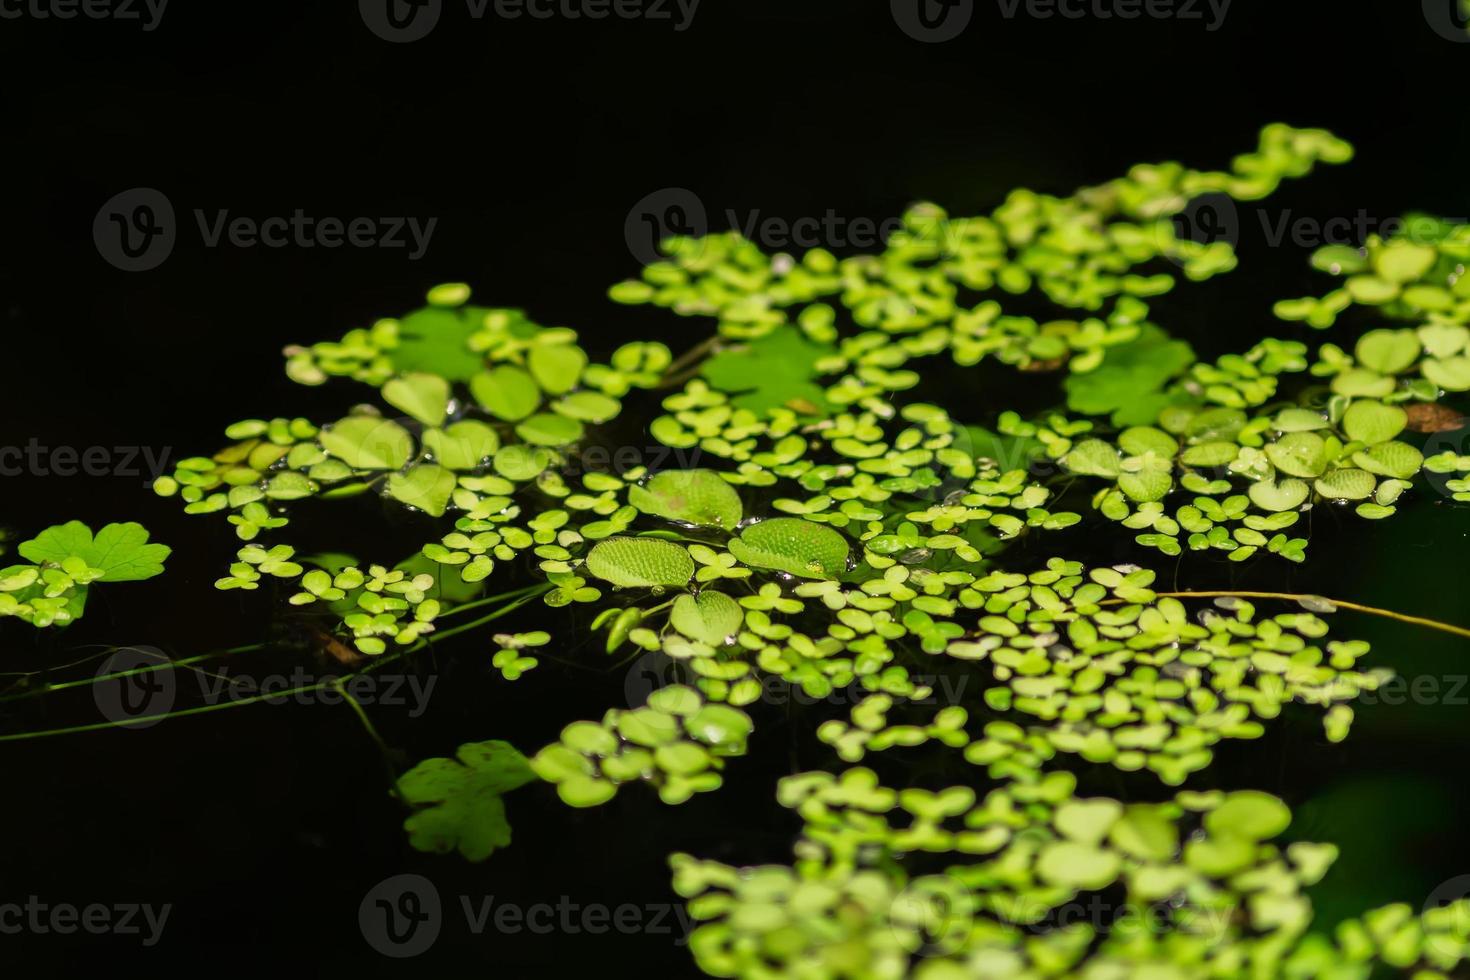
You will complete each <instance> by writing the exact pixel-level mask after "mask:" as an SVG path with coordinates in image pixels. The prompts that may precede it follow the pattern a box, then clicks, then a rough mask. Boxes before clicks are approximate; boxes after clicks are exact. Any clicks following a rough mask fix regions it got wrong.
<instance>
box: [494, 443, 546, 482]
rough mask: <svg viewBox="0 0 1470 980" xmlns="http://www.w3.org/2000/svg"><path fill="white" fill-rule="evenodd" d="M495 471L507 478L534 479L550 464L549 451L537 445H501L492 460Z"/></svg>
mask: <svg viewBox="0 0 1470 980" xmlns="http://www.w3.org/2000/svg"><path fill="white" fill-rule="evenodd" d="M493 465H494V467H495V472H497V473H499V474H500V475H501V476H503V477H505V478H506V479H507V480H514V481H515V482H516V483H524V482H525V481H527V480H534V479H535V478H536V477H538V476H540V475H541V472H542V471H543V470H545V469H546V467H547V466H549V465H551V453H550V452H549V451H548V450H546V449H542V448H540V447H539V446H501V447H500V449H499V450H498V451H497V452H496V453H495V459H494V461H493Z"/></svg>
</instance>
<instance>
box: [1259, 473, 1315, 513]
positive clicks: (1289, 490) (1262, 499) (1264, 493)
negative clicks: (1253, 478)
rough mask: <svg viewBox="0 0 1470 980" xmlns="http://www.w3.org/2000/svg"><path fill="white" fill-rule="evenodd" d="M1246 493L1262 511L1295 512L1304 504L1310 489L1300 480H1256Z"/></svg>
mask: <svg viewBox="0 0 1470 980" xmlns="http://www.w3.org/2000/svg"><path fill="white" fill-rule="evenodd" d="M1246 493H1247V494H1249V495H1250V498H1251V500H1252V501H1253V502H1254V503H1255V505H1256V506H1257V507H1259V508H1261V509H1262V510H1269V511H1273V512H1279V511H1286V510H1296V509H1297V508H1298V507H1300V506H1301V505H1302V504H1303V503H1305V502H1306V499H1307V495H1308V494H1309V493H1311V488H1310V487H1308V486H1307V485H1306V483H1304V482H1302V481H1301V480H1276V481H1272V480H1258V481H1257V482H1255V483H1252V484H1251V485H1250V488H1249V489H1248V490H1247V491H1246Z"/></svg>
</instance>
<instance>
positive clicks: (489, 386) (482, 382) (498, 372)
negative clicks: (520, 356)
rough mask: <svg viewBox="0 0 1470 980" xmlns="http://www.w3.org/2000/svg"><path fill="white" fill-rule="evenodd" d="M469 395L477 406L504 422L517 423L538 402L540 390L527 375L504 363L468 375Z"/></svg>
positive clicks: (533, 408)
mask: <svg viewBox="0 0 1470 980" xmlns="http://www.w3.org/2000/svg"><path fill="white" fill-rule="evenodd" d="M470 394H472V395H474V396H475V401H477V402H479V403H480V407H481V408H483V409H484V410H485V411H487V412H489V413H490V414H491V415H494V416H495V417H496V418H500V419H505V420H506V421H507V422H519V421H520V420H521V419H523V418H525V417H526V416H527V415H530V414H531V413H532V412H534V411H536V408H537V406H539V405H540V404H541V389H540V388H538V387H537V386H536V382H535V381H534V380H532V378H531V376H530V375H529V374H527V373H526V372H525V371H523V370H521V369H520V368H518V367H511V366H510V365H506V364H503V365H501V366H500V367H497V368H492V369H490V370H489V371H481V372H480V373H479V374H477V375H475V376H474V377H473V378H471V379H470Z"/></svg>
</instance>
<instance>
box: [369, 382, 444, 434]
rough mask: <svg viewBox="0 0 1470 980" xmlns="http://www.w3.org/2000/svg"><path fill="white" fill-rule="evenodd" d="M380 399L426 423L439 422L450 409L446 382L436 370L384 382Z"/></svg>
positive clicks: (439, 423) (437, 423) (436, 424)
mask: <svg viewBox="0 0 1470 980" xmlns="http://www.w3.org/2000/svg"><path fill="white" fill-rule="evenodd" d="M383 400H384V401H386V402H387V403H388V404H389V405H392V406H393V407H394V408H398V409H402V410H403V412H404V413H405V414H407V415H408V416H409V417H410V418H413V419H417V420H418V421H420V422H422V423H424V424H425V425H430V426H438V425H442V424H444V416H445V415H446V414H448V412H449V382H448V381H445V380H444V379H443V378H441V377H439V376H438V375H437V374H417V373H416V374H405V375H402V376H401V377H397V378H393V379H391V380H389V381H388V383H387V384H385V385H383Z"/></svg>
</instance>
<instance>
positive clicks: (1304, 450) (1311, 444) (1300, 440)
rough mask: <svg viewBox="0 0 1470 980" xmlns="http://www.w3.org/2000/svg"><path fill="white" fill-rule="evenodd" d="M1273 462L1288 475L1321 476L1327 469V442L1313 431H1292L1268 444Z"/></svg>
mask: <svg viewBox="0 0 1470 980" xmlns="http://www.w3.org/2000/svg"><path fill="white" fill-rule="evenodd" d="M1266 456H1267V458H1268V459H1270V460H1271V463H1272V464H1273V465H1274V466H1275V467H1276V468H1277V469H1278V470H1280V471H1281V472H1283V473H1285V474H1287V475H1288V476H1302V477H1313V476H1320V475H1321V474H1322V471H1323V470H1325V469H1327V443H1326V442H1324V441H1323V440H1322V437H1321V436H1319V435H1316V434H1314V433H1311V432H1291V433H1288V434H1286V435H1284V436H1282V437H1281V438H1280V439H1278V440H1277V441H1276V442H1273V443H1270V444H1269V445H1267V446H1266Z"/></svg>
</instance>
